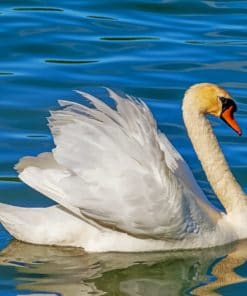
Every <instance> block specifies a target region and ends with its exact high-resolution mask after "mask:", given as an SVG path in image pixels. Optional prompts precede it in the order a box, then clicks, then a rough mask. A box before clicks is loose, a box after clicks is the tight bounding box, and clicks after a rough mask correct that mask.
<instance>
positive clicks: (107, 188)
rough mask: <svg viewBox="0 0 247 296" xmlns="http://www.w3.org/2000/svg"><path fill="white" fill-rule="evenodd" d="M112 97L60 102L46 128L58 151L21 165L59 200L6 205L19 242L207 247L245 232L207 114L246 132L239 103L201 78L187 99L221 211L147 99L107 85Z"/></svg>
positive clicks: (3, 216)
mask: <svg viewBox="0 0 247 296" xmlns="http://www.w3.org/2000/svg"><path fill="white" fill-rule="evenodd" d="M108 92H109V97H110V98H111V99H112V100H113V102H114V103H115V108H114V107H110V106H109V105H107V104H105V103H104V102H102V101H101V100H99V99H98V98H96V97H94V96H92V95H90V94H88V93H84V92H79V93H80V94H81V95H82V96H83V97H84V98H86V99H87V100H88V101H89V102H90V103H91V105H93V106H90V107H89V106H86V105H82V104H78V103H74V102H70V101H64V100H62V101H59V104H60V106H61V107H62V108H61V110H58V111H52V112H51V117H50V118H49V127H50V130H51V133H52V135H53V137H54V143H55V148H54V149H53V150H52V152H46V153H42V154H40V155H38V156H37V157H24V158H22V159H21V160H20V161H19V163H18V164H17V165H16V167H15V168H16V169H17V171H18V172H19V177H20V179H21V180H22V181H23V182H25V183H26V184H28V185H29V186H31V187H32V188H34V189H36V190H37V191H39V192H41V193H42V194H44V195H46V196H48V197H49V198H50V199H52V200H54V201H55V202H56V203H57V204H56V205H54V206H49V207H47V208H23V207H16V206H12V205H7V204H3V203H1V204H0V221H1V223H2V224H3V225H4V227H5V228H6V229H7V230H8V231H9V233H10V234H11V235H12V236H14V237H15V238H16V239H17V240H21V241H24V242H29V243H33V244H45V245H57V246H73V247H81V248H84V249H85V250H86V251H88V252H109V251H117V252H143V251H161V250H172V249H192V248H205V247H212V246H216V245H223V244H226V243H229V242H232V241H236V240H240V239H243V238H246V237H247V227H246V226H247V225H246V224H247V223H246V222H247V220H246V213H247V200H246V195H245V193H244V192H243V191H242V189H241V187H240V185H239V184H238V183H237V181H236V179H235V177H234V176H233V174H232V173H231V171H230V169H229V166H228V164H227V162H226V160H225V158H224V155H223V153H222V151H221V149H220V147H219V144H218V142H217V139H216V137H215V135H214V133H213V130H212V127H211V125H210V122H209V120H208V119H207V118H206V115H207V114H211V115H214V116H216V117H218V118H221V119H222V120H223V121H225V122H226V123H227V124H228V125H229V126H230V127H231V128H232V129H233V130H234V131H235V132H237V133H238V134H239V135H241V134H242V131H241V129H240V127H239V125H238V124H237V122H236V120H235V119H234V112H235V111H236V109H237V107H236V104H235V102H234V101H233V99H232V98H231V96H230V95H229V94H228V92H226V91H225V90H224V89H223V88H221V87H219V86H217V85H215V84H211V83H200V84H195V85H193V86H191V87H190V88H189V89H188V90H187V91H186V92H185V95H184V99H183V106H182V110H183V119H184V123H185V126H186V128H187V130H188V135H189V137H190V139H191V141H192V144H193V146H194V149H195V151H196V153H197V155H198V158H199V160H200V161H201V164H202V166H203V169H204V171H205V173H206V176H207V179H208V181H209V182H210V184H211V186H212V188H213V190H214V192H215V194H216V195H217V197H218V199H219V200H220V202H221V203H222V205H223V207H224V208H225V211H223V212H222V211H220V210H219V209H217V208H215V207H214V206H213V205H212V204H211V203H210V202H209V201H208V200H207V198H206V196H205V195H204V193H203V191H202V190H201V189H200V187H199V186H198V184H197V183H196V181H195V179H194V177H193V175H192V172H191V170H190V169H189V167H188V165H187V164H186V162H185V161H184V160H183V158H182V156H181V155H180V154H179V153H178V152H177V151H176V149H175V148H174V147H173V146H172V144H171V143H170V142H169V140H168V139H167V137H166V136H165V135H164V134H162V133H161V132H160V131H159V130H158V129H157V125H156V122H155V119H154V118H153V116H152V114H151V112H150V110H149V109H148V107H147V106H146V104H145V103H144V102H143V101H141V100H138V99H135V98H133V97H130V96H126V97H121V96H120V95H119V94H117V93H115V92H113V91H112V90H110V89H108Z"/></svg>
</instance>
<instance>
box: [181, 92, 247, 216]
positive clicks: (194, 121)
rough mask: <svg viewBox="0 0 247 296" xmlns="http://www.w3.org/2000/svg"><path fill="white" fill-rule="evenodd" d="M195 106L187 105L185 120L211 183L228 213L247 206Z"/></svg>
mask: <svg viewBox="0 0 247 296" xmlns="http://www.w3.org/2000/svg"><path fill="white" fill-rule="evenodd" d="M198 109H199V108H196V107H195V105H194V104H193V102H192V101H191V100H190V99H189V98H186V96H185V99H184V102H183V118H184V122H185V125H186V128H187V130H188V134H189V137H190V139H191V141H192V144H193V146H194V149H195V151H196V153H197V156H198V158H199V160H200V161H201V163H202V166H203V169H204V171H205V173H206V176H207V178H208V181H209V182H210V184H211V186H212V188H213V190H214V192H215V194H216V195H217V197H218V198H219V200H220V201H221V203H222V205H223V206H224V207H225V209H226V211H227V212H231V211H233V210H240V209H241V208H242V207H243V206H246V205H247V202H246V196H245V194H244V192H243V190H242V189H241V187H240V185H239V184H238V183H237V181H236V179H235V177H234V176H233V174H232V172H231V171H230V169H229V166H228V164H227V162H226V159H225V157H224V155H223V153H222V151H221V149H220V146H219V144H218V141H217V139H216V137H215V135H214V133H213V130H212V127H211V125H210V123H209V121H208V119H207V118H206V117H205V115H204V114H203V113H201V112H199V111H198Z"/></svg>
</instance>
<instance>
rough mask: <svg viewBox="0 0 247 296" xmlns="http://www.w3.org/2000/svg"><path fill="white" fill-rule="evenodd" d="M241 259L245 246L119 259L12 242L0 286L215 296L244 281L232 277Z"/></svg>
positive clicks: (79, 293) (2, 261)
mask: <svg viewBox="0 0 247 296" xmlns="http://www.w3.org/2000/svg"><path fill="white" fill-rule="evenodd" d="M246 258H247V241H242V242H238V243H236V244H232V245H228V246H224V247H219V248H213V249H205V250H192V251H176V252H163V253H124V254H122V253H102V254H100V253H98V254H97V253H96V254H87V253H85V252H83V250H81V249H73V248H58V247H47V246H35V245H29V244H24V243H21V242H18V241H13V242H11V243H10V244H9V246H8V247H6V248H5V249H4V250H2V251H1V253H0V274H1V279H0V285H1V281H3V280H4V281H5V282H6V280H7V281H8V285H10V283H12V288H13V289H16V290H17V291H18V292H20V293H23V292H24V291H25V292H26V291H28V295H30V293H34V294H33V295H36V293H45V294H46V295H63V296H72V295H73V296H85V295H92V294H93V295H103V294H105V293H107V295H129V296H137V295H144V296H145V295H154V296H156V295H164V293H165V295H184V293H186V292H187V293H191V294H192V295H207V296H208V295H220V294H219V293H218V292H217V289H218V288H220V287H224V286H226V285H230V284H235V283H240V282H243V281H246V279H247V278H245V277H241V276H240V275H238V274H237V273H236V272H235V271H234V270H235V269H236V268H237V267H238V266H240V265H242V264H243V263H245V261H246ZM216 259H217V260H216ZM208 270H211V272H210V273H211V274H212V275H213V276H214V277H215V278H214V277H212V275H208V274H209V272H208ZM13 278H14V280H13ZM4 281H3V282H4ZM31 295H32V294H31Z"/></svg>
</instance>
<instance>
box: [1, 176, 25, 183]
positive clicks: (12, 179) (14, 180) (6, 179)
mask: <svg viewBox="0 0 247 296" xmlns="http://www.w3.org/2000/svg"><path fill="white" fill-rule="evenodd" d="M0 182H18V183H20V182H21V180H20V179H19V178H18V177H5V176H2V177H0Z"/></svg>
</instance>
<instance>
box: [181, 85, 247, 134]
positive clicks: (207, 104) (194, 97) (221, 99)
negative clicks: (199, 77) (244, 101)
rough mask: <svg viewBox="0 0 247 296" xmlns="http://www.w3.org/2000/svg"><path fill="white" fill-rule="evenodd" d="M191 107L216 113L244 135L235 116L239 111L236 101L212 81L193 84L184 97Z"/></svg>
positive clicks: (212, 113) (203, 111)
mask: <svg viewBox="0 0 247 296" xmlns="http://www.w3.org/2000/svg"><path fill="white" fill-rule="evenodd" d="M185 102H187V103H189V105H190V110H191V108H193V109H196V110H197V111H198V112H199V113H204V114H210V115H214V116H216V117H218V118H221V119H222V120H223V121H225V122H226V123H227V124H228V125H229V126H230V127H231V128H232V129H233V130H234V131H235V132H237V133H238V135H240V136H241V135H242V131H241V128H240V127H239V125H238V123H237V122H236V120H235V118H234V112H236V111H237V106H236V103H235V102H234V101H233V99H232V98H231V96H230V95H229V93H228V92H227V91H225V90H224V89H223V88H221V87H219V86H218V85H216V84H212V83H200V84H195V85H193V86H191V87H190V88H189V89H188V90H187V92H186V94H185V98H184V105H185Z"/></svg>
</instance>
